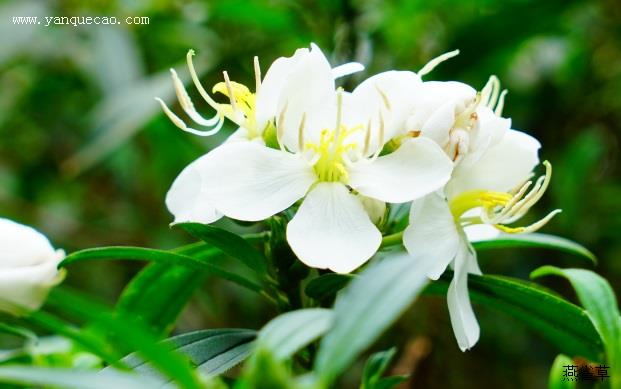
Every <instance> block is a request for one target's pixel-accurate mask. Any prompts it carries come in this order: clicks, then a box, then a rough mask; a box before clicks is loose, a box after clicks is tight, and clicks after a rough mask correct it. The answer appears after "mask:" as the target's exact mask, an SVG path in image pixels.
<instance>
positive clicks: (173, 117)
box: [155, 97, 224, 136]
mask: <svg viewBox="0 0 621 389" xmlns="http://www.w3.org/2000/svg"><path fill="white" fill-rule="evenodd" d="M155 100H156V101H158V102H159V103H160V105H161V106H162V110H163V111H164V113H165V114H166V116H168V119H170V121H171V122H172V123H173V124H174V125H175V126H177V127H178V128H179V129H181V130H183V131H185V132H189V133H190V134H194V135H198V136H211V135H214V134H215V133H217V132H218V131H220V129H221V128H222V125H223V124H224V120H222V118H219V119H220V121H218V123H217V124H216V126H215V127H214V128H212V129H211V130H207V131H201V130H195V129H194V128H191V127H188V126H187V125H186V124H185V122H184V121H183V120H181V119H180V118H179V117H178V116H177V115H175V114H174V113H173V112H172V111H171V110H170V109H169V108H168V106H167V105H166V103H164V100H162V99H160V98H159V97H156V98H155Z"/></svg>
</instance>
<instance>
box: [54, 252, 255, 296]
mask: <svg viewBox="0 0 621 389" xmlns="http://www.w3.org/2000/svg"><path fill="white" fill-rule="evenodd" d="M101 259H106V260H132V261H153V262H158V263H165V264H169V265H182V266H186V267H188V268H192V269H195V270H204V271H207V272H209V273H211V274H214V275H217V276H219V277H221V278H224V279H226V280H229V281H231V282H234V283H236V284H238V285H241V286H244V287H246V288H248V289H250V290H252V291H255V292H259V293H260V292H261V291H262V288H261V286H259V285H257V284H256V283H254V282H252V281H249V280H247V279H245V278H243V277H240V276H239V275H237V274H234V273H230V272H228V271H226V270H223V269H221V268H219V267H217V266H214V265H213V264H211V263H210V261H209V260H206V259H202V258H198V257H190V256H188V255H183V254H178V253H174V252H171V251H164V250H156V249H147V248H143V247H130V246H112V247H98V248H94V249H87V250H82V251H77V252H75V253H72V254H70V255H69V256H67V258H65V260H64V261H62V262H61V264H60V265H59V266H60V267H65V266H67V265H69V264H72V263H75V262H78V261H92V260H101Z"/></svg>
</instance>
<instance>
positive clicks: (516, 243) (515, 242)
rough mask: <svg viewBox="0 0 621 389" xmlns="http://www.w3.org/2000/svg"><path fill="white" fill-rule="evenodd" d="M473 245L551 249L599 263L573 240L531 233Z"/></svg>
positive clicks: (490, 247) (494, 247) (593, 255)
mask: <svg viewBox="0 0 621 389" xmlns="http://www.w3.org/2000/svg"><path fill="white" fill-rule="evenodd" d="M472 245H473V246H474V248H475V249H477V250H489V249H505V248H515V247H518V248H523V247H535V248H549V249H554V250H559V251H564V252H567V253H570V254H574V255H577V256H578V257H580V258H585V259H588V260H589V261H591V262H592V263H593V264H596V263H597V258H596V257H595V254H593V253H592V252H590V251H589V249H587V248H586V247H584V246H582V245H581V244H579V243H576V242H574V241H572V240H569V239H566V238H561V237H560V236H555V235H548V234H540V233H531V234H502V235H499V236H498V237H496V238H494V239H490V240H483V241H478V242H473V243H472Z"/></svg>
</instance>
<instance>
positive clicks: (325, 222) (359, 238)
mask: <svg viewBox="0 0 621 389" xmlns="http://www.w3.org/2000/svg"><path fill="white" fill-rule="evenodd" d="M287 241H288V242H289V245H291V248H292V249H293V252H294V253H295V255H297V257H298V258H299V259H300V260H301V261H302V262H304V263H305V264H306V265H308V266H310V267H314V268H318V269H326V268H327V269H330V270H332V271H335V272H337V273H349V272H351V271H353V270H355V269H356V268H358V267H360V266H361V265H362V264H364V263H365V262H366V261H367V260H369V258H371V257H372V256H373V254H375V252H376V251H377V249H378V248H379V246H380V244H381V242H382V235H381V233H380V232H379V230H378V229H377V228H376V227H375V225H373V223H371V220H369V216H368V215H367V213H366V212H365V210H364V208H363V206H362V204H361V202H360V200H359V199H358V197H356V196H355V195H353V194H351V193H349V191H348V190H347V188H346V187H345V186H344V185H343V184H340V183H335V182H332V183H329V182H320V183H318V184H317V185H316V186H315V187H314V188H313V189H312V190H311V191H310V193H309V194H308V195H307V196H306V199H304V202H303V203H302V205H301V206H300V209H298V212H297V213H296V215H295V217H294V218H293V219H292V220H291V221H290V222H289V225H288V227H287Z"/></svg>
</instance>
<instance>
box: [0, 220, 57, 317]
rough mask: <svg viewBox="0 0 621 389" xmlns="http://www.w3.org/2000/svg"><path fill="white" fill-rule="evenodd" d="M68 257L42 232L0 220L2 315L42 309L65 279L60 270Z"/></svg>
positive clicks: (0, 307)
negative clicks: (59, 267)
mask: <svg viewBox="0 0 621 389" xmlns="http://www.w3.org/2000/svg"><path fill="white" fill-rule="evenodd" d="M64 257H65V252H64V251H63V250H54V248H53V247H52V245H51V244H50V242H49V240H48V239H47V238H46V237H45V236H44V235H43V234H41V233H40V232H38V231H36V230H35V229H33V228H31V227H28V226H24V225H22V224H19V223H15V222H13V221H11V220H8V219H2V218H0V311H5V312H8V313H10V314H13V315H23V314H26V313H27V312H30V311H35V310H37V309H39V308H40V307H41V305H43V302H44V301H45V299H46V297H47V294H48V292H49V290H50V289H51V288H52V287H53V286H55V285H57V284H59V283H60V282H61V281H62V280H63V278H64V273H65V272H64V271H58V269H57V266H58V264H59V263H60V261H61V260H62V259H63V258H64Z"/></svg>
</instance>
